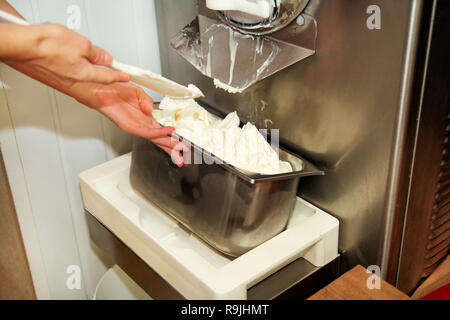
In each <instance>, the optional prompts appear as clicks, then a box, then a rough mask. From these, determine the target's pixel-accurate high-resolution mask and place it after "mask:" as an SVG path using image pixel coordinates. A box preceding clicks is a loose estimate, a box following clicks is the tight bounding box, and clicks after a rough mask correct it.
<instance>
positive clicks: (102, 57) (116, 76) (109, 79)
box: [78, 44, 130, 84]
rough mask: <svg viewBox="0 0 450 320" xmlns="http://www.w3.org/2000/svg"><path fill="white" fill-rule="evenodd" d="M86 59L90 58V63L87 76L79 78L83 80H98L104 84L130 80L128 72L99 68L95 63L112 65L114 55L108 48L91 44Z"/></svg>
mask: <svg viewBox="0 0 450 320" xmlns="http://www.w3.org/2000/svg"><path fill="white" fill-rule="evenodd" d="M86 59H87V60H88V62H90V63H88V64H87V66H86V68H87V71H86V73H87V74H86V76H85V77H84V79H78V80H83V81H86V82H97V83H104V84H110V83H113V82H128V81H130V76H129V75H128V74H126V73H125V72H122V71H118V70H108V69H103V68H98V67H96V66H95V65H99V66H110V65H111V64H112V62H113V57H112V55H111V54H110V53H109V52H107V51H106V50H103V49H102V48H100V47H98V46H96V45H93V44H90V45H89V46H88V49H87V53H86Z"/></svg>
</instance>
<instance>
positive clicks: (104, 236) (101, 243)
mask: <svg viewBox="0 0 450 320" xmlns="http://www.w3.org/2000/svg"><path fill="white" fill-rule="evenodd" d="M86 220H87V224H88V229H89V235H90V238H91V240H92V242H93V243H94V244H95V245H96V246H97V247H98V248H99V249H100V253H101V254H102V257H104V258H106V259H107V261H108V262H109V263H111V264H117V265H118V266H120V268H122V269H123V270H124V271H125V272H126V273H127V274H128V275H129V276H130V277H131V278H132V279H133V280H134V281H135V282H136V283H137V284H138V285H139V286H140V287H141V288H142V289H143V290H144V291H145V292H147V294H149V295H150V296H151V297H152V298H154V299H172V300H173V299H176V300H179V299H184V297H183V296H182V295H181V294H180V293H179V292H178V291H177V290H175V289H174V288H173V287H172V286H171V285H170V284H169V283H168V282H167V281H165V280H164V279H163V278H162V277H161V276H160V275H159V274H158V273H157V272H156V271H154V270H153V269H152V268H151V267H150V266H149V265H147V264H146V263H145V262H144V261H143V260H142V259H141V258H140V257H139V256H137V255H136V254H135V253H134V252H133V251H132V250H131V249H130V248H128V247H127V246H126V245H125V244H124V243H123V242H122V241H121V240H120V239H119V238H118V237H117V236H116V235H115V234H114V233H112V232H111V231H110V230H109V229H108V228H106V227H105V226H104V225H103V224H101V223H100V222H99V221H98V220H97V219H96V218H95V217H94V216H92V215H91V214H90V213H89V212H87V211H86ZM338 261H339V258H336V259H335V260H333V261H332V262H330V263H329V264H328V265H326V266H323V267H322V268H318V267H315V266H313V265H312V264H310V263H309V262H308V261H307V260H305V259H303V258H300V259H297V260H295V261H293V262H292V263H290V264H289V265H287V266H286V267H284V268H282V269H280V270H278V271H277V272H275V273H274V274H272V275H271V276H269V277H267V278H266V279H264V280H262V281H261V282H259V283H257V284H255V285H254V286H253V287H251V288H249V289H248V293H247V297H248V299H249V300H261V299H273V298H281V299H283V298H286V299H289V298H291V297H293V296H294V297H295V298H297V299H303V298H306V297H309V296H311V295H312V294H313V293H315V292H317V291H319V290H320V289H321V288H322V287H324V286H326V285H327V284H328V283H330V282H331V281H333V280H334V279H336V278H337V277H338V268H339V264H338ZM280 295H281V296H280Z"/></svg>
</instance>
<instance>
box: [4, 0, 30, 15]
mask: <svg viewBox="0 0 450 320" xmlns="http://www.w3.org/2000/svg"><path fill="white" fill-rule="evenodd" d="M0 10H3V11H6V12H8V13H11V14H13V15H15V16H16V17H19V18H21V19H24V17H22V16H21V15H20V13H19V12H18V11H17V10H16V9H14V7H13V6H11V5H10V4H9V3H8V2H7V1H6V0H0ZM24 20H25V19H24Z"/></svg>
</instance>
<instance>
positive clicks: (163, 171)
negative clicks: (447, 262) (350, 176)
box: [130, 137, 323, 256]
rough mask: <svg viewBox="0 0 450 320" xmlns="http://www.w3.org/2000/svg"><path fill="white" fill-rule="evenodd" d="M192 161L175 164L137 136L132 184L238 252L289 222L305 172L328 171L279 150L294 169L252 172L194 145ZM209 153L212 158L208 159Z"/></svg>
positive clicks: (233, 253) (212, 239)
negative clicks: (198, 161)
mask: <svg viewBox="0 0 450 320" xmlns="http://www.w3.org/2000/svg"><path fill="white" fill-rule="evenodd" d="M190 156H191V163H194V159H195V158H197V159H201V157H203V159H204V161H203V163H202V164H192V165H185V166H183V167H182V168H179V167H177V166H176V165H175V164H173V162H172V160H171V159H170V157H169V156H168V155H167V154H166V153H165V152H164V151H162V150H161V149H159V148H158V147H156V146H155V145H154V144H152V143H150V142H149V141H147V140H145V139H142V138H137V137H136V138H135V139H134V143H133V154H132V163H131V172H130V176H131V180H130V181H131V185H132V186H133V187H134V188H135V189H136V190H137V191H139V192H140V193H141V194H143V195H144V196H145V197H147V198H148V199H149V200H151V201H152V202H153V203H155V204H156V205H157V206H159V207H160V208H161V209H163V210H164V211H165V212H167V213H169V214H170V215H172V216H173V217H174V218H176V219H177V220H178V221H180V222H181V223H182V224H183V225H184V226H185V227H187V228H188V229H190V230H192V231H193V232H194V233H195V234H197V235H198V236H200V238H202V239H203V240H204V241H206V242H208V243H209V244H210V245H211V246H213V247H214V248H216V249H218V250H219V251H222V252H224V253H225V254H227V255H230V256H239V255H241V254H243V253H245V252H247V251H248V250H250V249H253V248H254V247H256V246H258V245H259V244H261V243H263V242H264V241H266V240H268V239H270V238H272V237H274V236H275V235H277V234H278V233H280V232H281V231H283V230H284V229H285V227H286V224H287V222H288V220H289V218H290V217H291V214H292V211H293V209H294V206H295V201H296V192H297V185H298V182H299V180H300V177H302V176H309V175H315V174H323V172H321V171H320V170H318V169H317V168H315V167H314V166H313V165H312V164H310V163H308V162H307V161H304V160H302V159H298V158H297V157H294V156H293V155H292V154H289V153H287V152H285V151H283V150H280V159H282V160H284V161H289V162H290V164H291V165H292V167H293V169H294V172H293V173H291V174H281V175H278V176H277V177H276V178H274V177H272V176H262V175H252V176H247V175H245V174H244V173H242V172H241V171H240V170H237V169H235V168H234V167H232V166H230V165H229V164H226V163H222V164H208V163H214V161H213V158H212V157H211V155H209V154H207V153H203V154H202V149H201V148H199V147H197V146H195V145H191V152H190ZM205 157H208V158H209V159H206V158H205Z"/></svg>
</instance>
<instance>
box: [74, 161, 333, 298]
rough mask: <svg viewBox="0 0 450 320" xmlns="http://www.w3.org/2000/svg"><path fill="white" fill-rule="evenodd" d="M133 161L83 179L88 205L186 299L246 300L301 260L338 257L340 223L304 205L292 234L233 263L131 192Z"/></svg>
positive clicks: (83, 175) (95, 171)
mask: <svg viewBox="0 0 450 320" xmlns="http://www.w3.org/2000/svg"><path fill="white" fill-rule="evenodd" d="M130 163H131V154H127V155H124V156H121V157H119V158H116V159H114V160H111V161H109V162H107V163H104V164H102V165H99V166H97V167H95V168H92V169H89V170H87V171H85V172H83V173H81V175H80V182H81V193H82V196H83V202H84V206H85V208H86V210H87V211H89V212H90V213H91V214H92V215H94V216H95V217H96V218H97V219H98V220H99V221H100V222H102V223H103V224H104V225H105V226H106V227H107V228H108V229H109V230H111V231H112V232H113V233H114V234H115V235H116V236H117V237H118V238H120V239H121V240H122V241H123V242H124V243H125V244H126V245H127V246H128V247H129V248H130V249H132V250H133V251H134V252H135V253H136V254H137V255H138V256H139V257H140V258H141V259H143V260H144V261H145V262H146V263H147V264H148V265H149V266H150V267H152V268H153V269H154V270H155V271H156V272H157V273H158V274H159V275H160V276H161V277H163V278H164V279H165V280H166V281H167V282H168V283H169V284H171V285H172V286H173V287H174V288H175V289H176V290H177V291H178V292H179V293H180V294H182V295H183V296H184V297H186V298H187V299H246V298H247V289H248V288H250V287H251V286H253V285H254V284H256V283H258V282H259V281H261V280H263V279H265V278H266V277H268V276H270V275H271V274H272V273H274V272H276V271H277V270H279V269H281V268H282V267H284V266H286V265H287V264H289V263H290V262H292V261H294V260H296V259H298V258H300V257H304V258H305V259H307V260H308V261H309V262H311V263H312V264H314V265H315V266H323V265H325V264H327V263H329V262H331V261H332V260H334V259H335V258H336V257H337V256H338V251H337V250H338V232H339V231H338V229H339V222H338V220H337V219H336V218H334V217H332V216H330V215H329V214H327V213H325V212H324V211H322V210H320V209H318V208H316V207H314V206H312V205H311V204H309V203H308V202H306V201H304V200H303V199H301V198H297V204H296V207H295V210H294V213H293V216H292V218H291V220H290V222H289V225H288V227H287V229H286V230H285V231H284V232H282V233H280V234H279V235H277V236H276V237H274V238H272V239H270V240H268V241H266V242H265V243H263V244H261V245H260V246H258V247H256V248H255V249H253V250H251V251H249V252H247V253H246V254H244V255H242V256H240V257H238V258H235V259H233V260H232V259H230V258H227V257H225V256H223V255H222V254H220V253H219V252H217V251H216V250H215V249H213V248H212V247H210V246H209V245H207V244H206V243H204V242H203V241H201V240H200V239H199V238H197V237H196V236H195V235H194V234H192V233H190V232H188V231H186V229H185V228H183V227H181V226H180V225H179V223H177V222H176V220H174V219H173V218H171V217H170V216H169V215H167V214H166V213H165V212H163V211H162V210H161V209H159V208H158V207H156V206H155V205H153V204H152V203H151V202H149V201H147V200H146V199H144V198H143V197H142V196H141V195H140V194H138V193H137V192H135V191H134V190H133V188H132V187H131V185H130V181H129V173H130Z"/></svg>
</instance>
